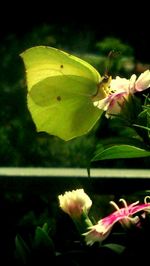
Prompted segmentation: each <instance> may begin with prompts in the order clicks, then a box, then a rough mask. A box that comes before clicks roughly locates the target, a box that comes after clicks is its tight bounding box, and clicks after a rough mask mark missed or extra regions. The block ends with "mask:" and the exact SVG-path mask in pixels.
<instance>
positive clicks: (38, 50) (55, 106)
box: [21, 46, 102, 140]
mask: <svg viewBox="0 0 150 266" xmlns="http://www.w3.org/2000/svg"><path fill="white" fill-rule="evenodd" d="M21 56H22V58H23V60H24V62H25V66H26V71H27V85H28V108H29V110H30V112H31V115H32V118H33V121H34V122H35V124H36V127H37V130H38V131H45V132H47V133H49V134H52V135H56V136H58V137H60V138H62V139H64V140H69V139H72V138H74V137H77V136H80V135H83V134H85V133H87V132H88V131H89V130H90V129H91V128H92V127H93V125H94V124H95V123H96V121H97V120H98V119H99V117H100V116H101V113H102V111H101V110H99V109H98V108H97V107H95V106H94V105H93V102H92V97H93V95H95V94H96V92H97V88H98V87H97V86H98V84H99V82H100V80H101V77H100V75H99V73H98V72H97V71H96V70H95V69H94V68H93V67H92V66H91V65H90V64H88V63H86V62H85V61H83V60H81V59H79V58H77V57H75V56H72V55H70V54H67V53H65V52H62V51H60V50H58V49H55V48H51V47H44V46H38V47H34V48H31V49H28V50H27V51H25V52H24V53H23V54H22V55H21Z"/></svg>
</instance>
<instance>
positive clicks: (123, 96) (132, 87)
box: [94, 70, 150, 117]
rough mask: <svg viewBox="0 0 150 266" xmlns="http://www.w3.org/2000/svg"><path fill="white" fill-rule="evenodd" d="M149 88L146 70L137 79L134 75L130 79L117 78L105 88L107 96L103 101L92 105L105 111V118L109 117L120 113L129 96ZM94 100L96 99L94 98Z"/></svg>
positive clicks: (148, 74) (149, 75)
mask: <svg viewBox="0 0 150 266" xmlns="http://www.w3.org/2000/svg"><path fill="white" fill-rule="evenodd" d="M149 87H150V70H146V71H145V72H144V73H142V74H141V75H140V76H139V77H138V79H137V77H136V75H135V74H133V75H132V76H131V77H130V79H126V78H120V77H119V76H117V77H116V78H115V79H112V80H111V82H110V84H109V88H107V96H106V97H105V98H104V99H100V100H98V101H95V102H94V105H95V106H96V107H98V108H99V109H103V110H104V111H106V117H111V116H113V115H115V114H118V113H120V111H121V110H122V108H123V105H124V103H125V101H126V100H127V99H128V97H129V95H130V94H134V93H136V92H140V91H144V90H146V89H147V88H149ZM95 99H97V98H96V97H95Z"/></svg>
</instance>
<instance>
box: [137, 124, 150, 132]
mask: <svg viewBox="0 0 150 266" xmlns="http://www.w3.org/2000/svg"><path fill="white" fill-rule="evenodd" d="M133 126H134V127H139V128H143V129H145V130H148V131H150V128H149V127H144V126H141V125H137V124H133Z"/></svg>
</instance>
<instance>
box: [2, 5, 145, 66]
mask: <svg viewBox="0 0 150 266" xmlns="http://www.w3.org/2000/svg"><path fill="white" fill-rule="evenodd" d="M131 4H132V3H131V2H129V3H128V2H127V1H120V2H119V1H118V2H117V3H116V2H115V1H111V2H109V1H108V2H107V1H97V2H94V1H89V2H88V1H86V2H82V1H79V2H78V1H68V2H64V1H40V2H39V1H35V2H34V1H31V2H28V1H25V2H22V1H18V2H15V1H12V2H3V4H1V6H0V10H1V12H0V35H1V37H3V36H7V35H8V34H10V33H13V34H16V37H17V38H20V37H21V36H23V35H24V34H25V33H26V32H29V31H31V30H32V29H33V28H35V27H38V26H39V25H43V24H48V25H50V24H55V25H58V28H59V29H60V34H61V30H63V28H66V26H67V27H69V29H70V30H71V31H73V32H75V33H76V32H82V33H83V32H86V31H92V32H93V34H94V35H95V36H96V38H97V39H100V38H103V37H105V36H108V35H109V36H115V37H118V38H121V39H122V40H123V41H125V42H128V43H129V44H130V45H131V46H133V47H134V49H135V55H136V58H137V60H141V61H145V62H149V60H150V53H149V16H148V10H149V8H148V6H147V4H146V2H144V3H143V4H142V3H140V5H139V4H132V5H131Z"/></svg>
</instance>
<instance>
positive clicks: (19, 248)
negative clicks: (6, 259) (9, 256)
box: [15, 235, 30, 264]
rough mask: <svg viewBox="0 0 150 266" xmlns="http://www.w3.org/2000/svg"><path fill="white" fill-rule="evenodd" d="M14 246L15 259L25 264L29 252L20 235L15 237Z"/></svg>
mask: <svg viewBox="0 0 150 266" xmlns="http://www.w3.org/2000/svg"><path fill="white" fill-rule="evenodd" d="M15 245H16V251H15V252H16V256H17V258H19V259H20V260H21V261H22V263H23V264H26V262H27V261H28V258H29V255H30V250H29V247H28V246H27V244H26V243H25V241H24V240H23V239H22V237H21V236H20V235H17V236H16V237H15Z"/></svg>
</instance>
